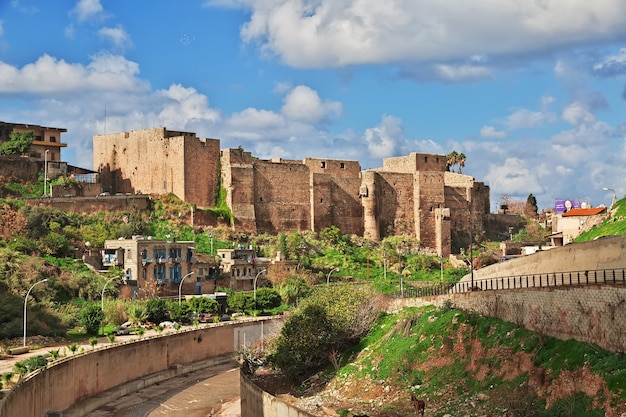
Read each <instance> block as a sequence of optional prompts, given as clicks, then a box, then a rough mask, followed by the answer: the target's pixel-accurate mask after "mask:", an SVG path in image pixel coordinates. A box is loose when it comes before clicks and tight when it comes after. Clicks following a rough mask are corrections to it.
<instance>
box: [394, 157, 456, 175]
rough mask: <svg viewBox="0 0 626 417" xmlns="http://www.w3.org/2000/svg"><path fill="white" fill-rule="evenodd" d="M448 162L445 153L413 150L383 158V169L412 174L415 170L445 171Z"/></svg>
mask: <svg viewBox="0 0 626 417" xmlns="http://www.w3.org/2000/svg"><path fill="white" fill-rule="evenodd" d="M446 163H447V160H446V156H445V155H438V154H425V153H417V152H412V153H411V154H409V155H406V156H396V157H392V158H385V159H383V168H382V170H384V171H391V172H403V173H406V174H412V173H414V172H415V171H434V172H444V171H445V170H446Z"/></svg>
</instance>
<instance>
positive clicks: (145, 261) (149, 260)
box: [141, 258, 153, 266]
mask: <svg viewBox="0 0 626 417" xmlns="http://www.w3.org/2000/svg"><path fill="white" fill-rule="evenodd" d="M152 261H153V259H152V258H142V259H141V265H143V266H146V265H150V264H151V263H152Z"/></svg>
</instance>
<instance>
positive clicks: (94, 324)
mask: <svg viewBox="0 0 626 417" xmlns="http://www.w3.org/2000/svg"><path fill="white" fill-rule="evenodd" d="M103 320H104V312H103V311H102V309H101V308H100V306H99V305H98V304H96V303H93V304H89V305H88V306H87V307H86V308H84V309H83V310H82V311H81V312H80V324H81V325H82V326H83V327H85V331H86V332H87V334H98V330H99V329H100V325H101V324H102V321H103Z"/></svg>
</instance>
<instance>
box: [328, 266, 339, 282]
mask: <svg viewBox="0 0 626 417" xmlns="http://www.w3.org/2000/svg"><path fill="white" fill-rule="evenodd" d="M333 271H339V268H333V269H331V270H330V272H329V273H328V276H327V277H326V284H328V283H330V274H332V273H333Z"/></svg>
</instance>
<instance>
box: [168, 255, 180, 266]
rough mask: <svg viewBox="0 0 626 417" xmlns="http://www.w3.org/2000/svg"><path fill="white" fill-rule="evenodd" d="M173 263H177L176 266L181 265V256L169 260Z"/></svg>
mask: <svg viewBox="0 0 626 417" xmlns="http://www.w3.org/2000/svg"><path fill="white" fill-rule="evenodd" d="M169 259H170V262H171V263H175V264H179V263H181V261H182V259H181V258H180V256H175V257H171V258H169Z"/></svg>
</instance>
